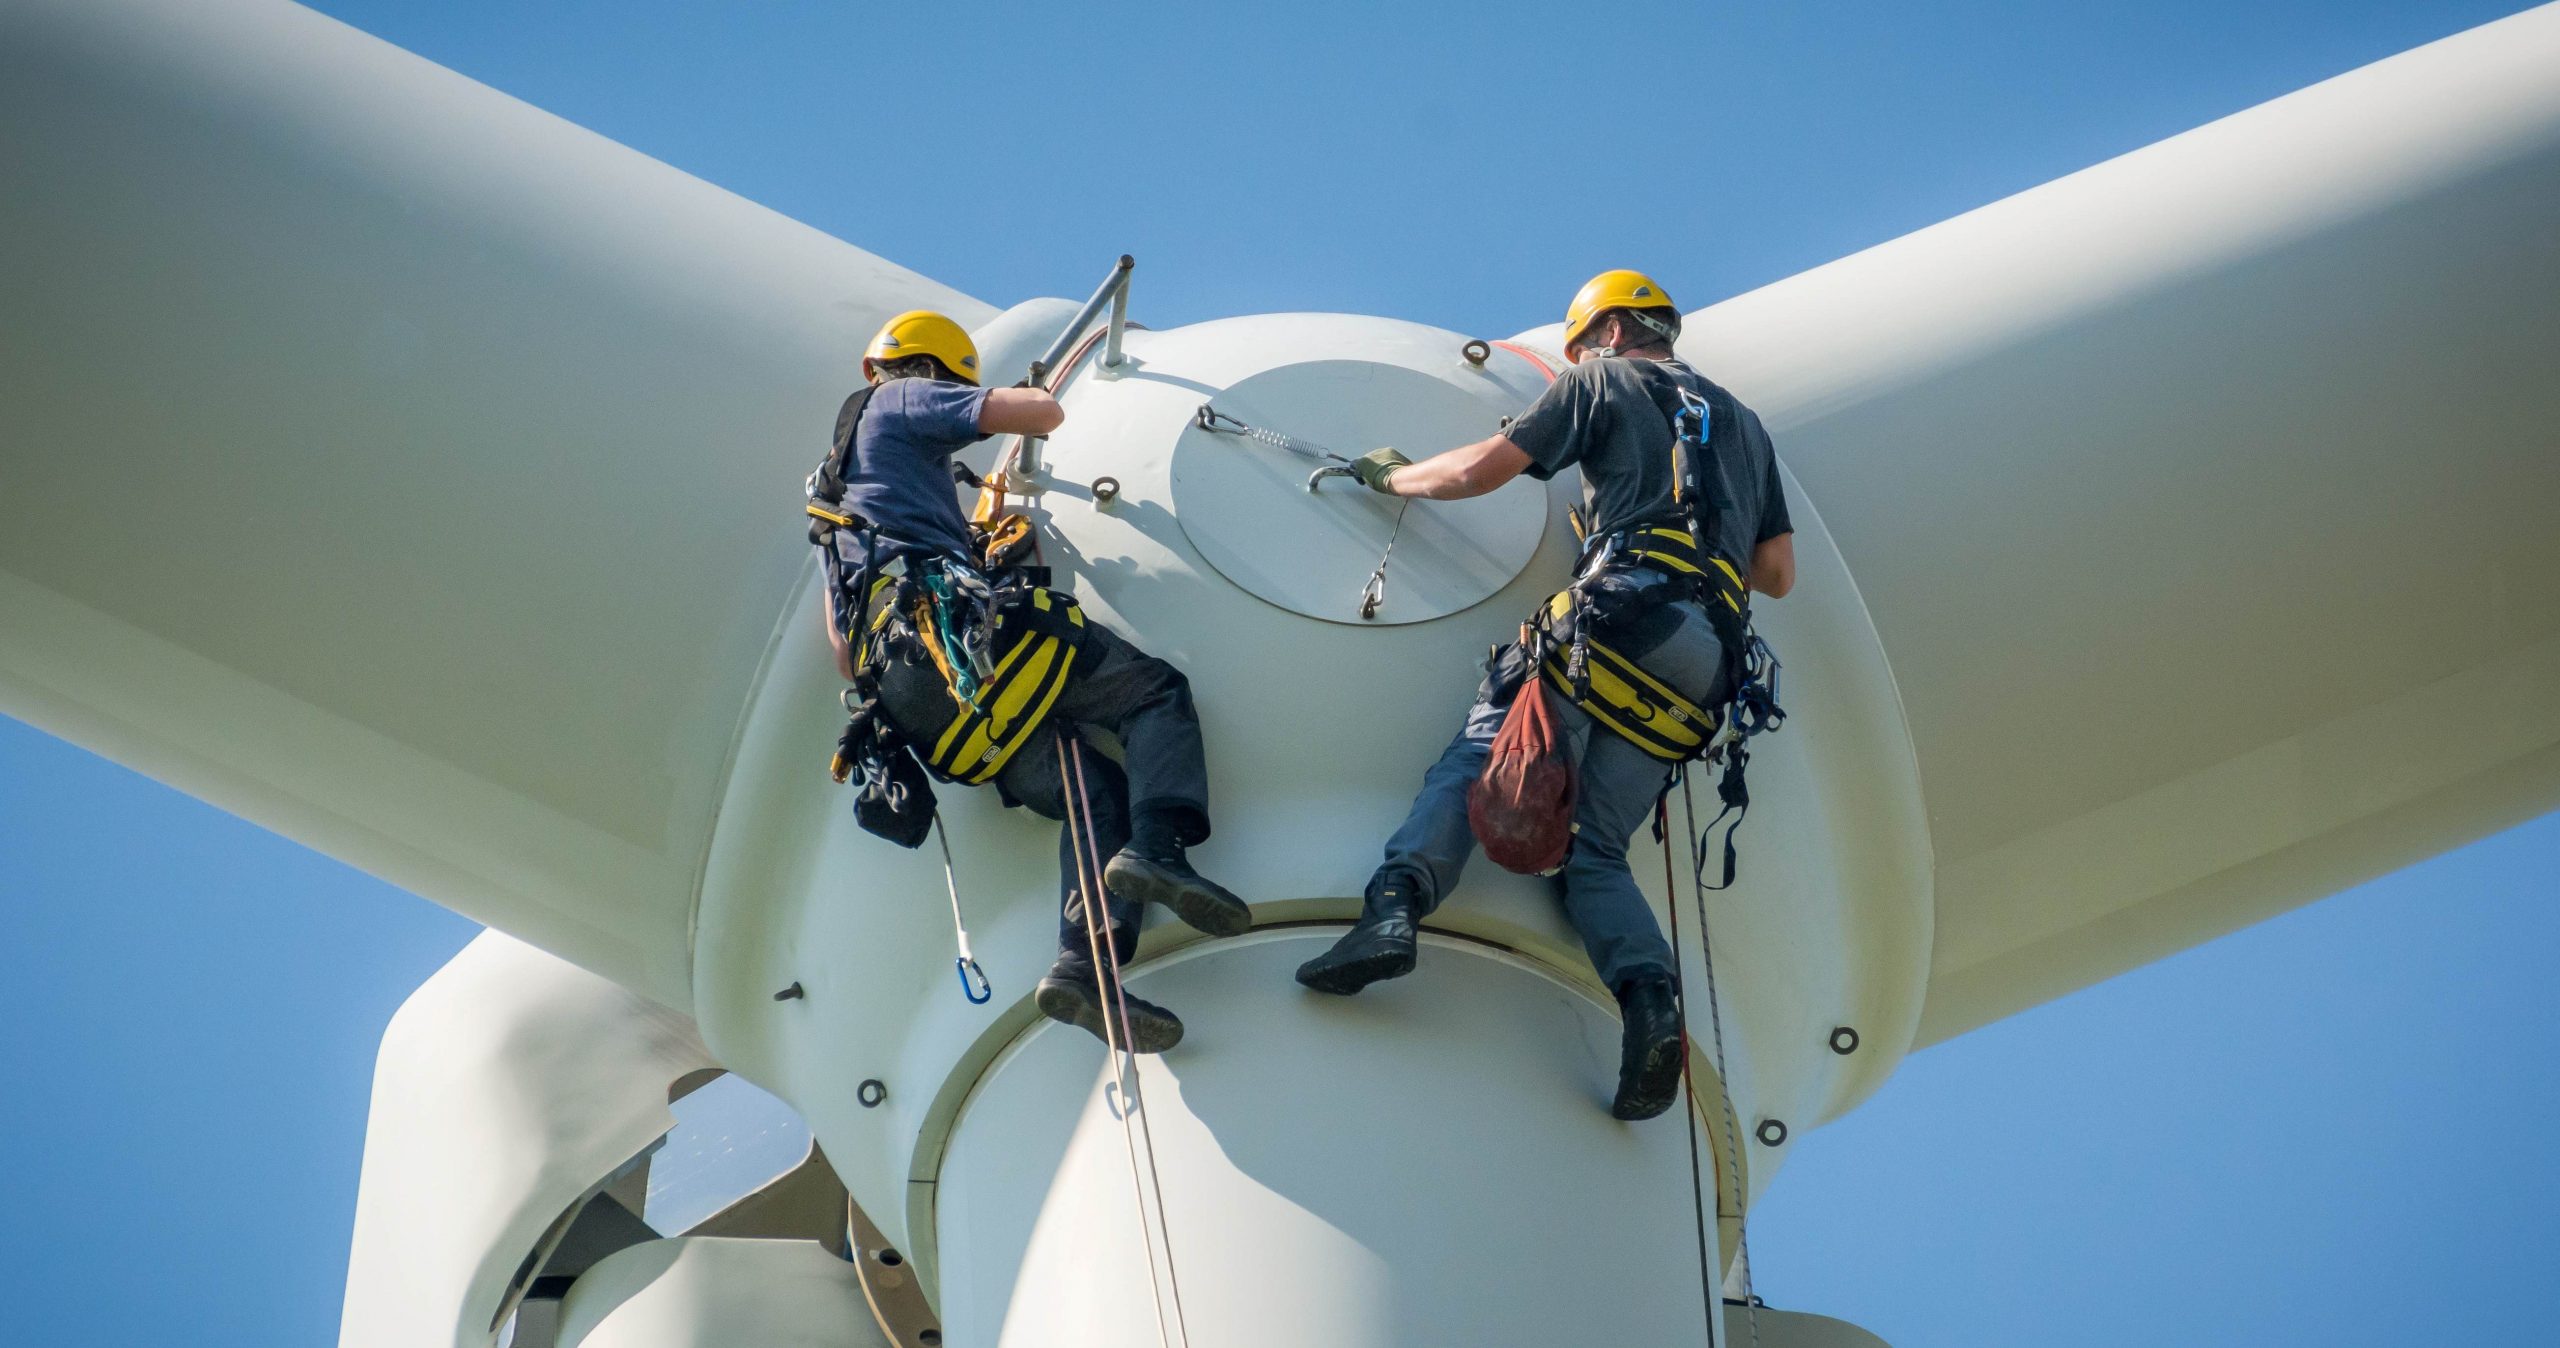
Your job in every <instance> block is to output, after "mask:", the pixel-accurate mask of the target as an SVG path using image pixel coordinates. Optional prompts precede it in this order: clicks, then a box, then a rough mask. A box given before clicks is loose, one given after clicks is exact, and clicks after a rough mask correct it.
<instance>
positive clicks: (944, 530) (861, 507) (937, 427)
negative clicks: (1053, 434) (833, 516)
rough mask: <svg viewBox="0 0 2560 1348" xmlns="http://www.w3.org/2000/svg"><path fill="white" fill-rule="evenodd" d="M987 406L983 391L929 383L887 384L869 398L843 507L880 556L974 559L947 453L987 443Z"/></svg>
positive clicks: (856, 434)
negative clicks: (864, 528)
mask: <svg viewBox="0 0 2560 1348" xmlns="http://www.w3.org/2000/svg"><path fill="white" fill-rule="evenodd" d="M986 405H987V391H986V390H985V389H982V388H974V387H971V386H970V385H967V384H955V383H945V382H943V381H941V380H935V379H893V380H890V381H889V382H888V383H886V384H883V385H881V386H880V388H879V390H878V391H877V392H875V393H873V394H872V395H871V405H870V406H868V407H866V408H864V409H863V411H862V424H861V425H859V426H856V427H854V432H853V456H852V458H851V460H850V461H849V462H847V463H846V465H845V472H844V503H845V504H846V505H847V506H849V507H851V508H852V509H853V511H854V512H855V513H857V514H859V515H861V516H862V517H863V518H864V519H866V520H869V521H871V523H872V524H873V525H875V526H877V527H878V529H879V530H880V542H881V545H882V548H883V549H884V555H893V554H896V553H900V552H905V553H916V554H921V553H927V552H931V553H939V554H941V555H943V556H947V557H958V558H963V559H966V558H968V557H969V556H970V555H971V554H972V552H973V551H974V550H973V549H972V548H971V546H970V543H969V517H968V516H967V515H965V514H963V513H962V512H961V510H960V493H959V492H958V491H957V490H956V489H955V488H954V487H953V486H952V483H951V456H952V455H953V454H954V453H956V452H958V451H960V450H962V449H965V448H967V447H968V446H970V445H972V444H975V443H977V442H978V441H980V440H983V439H985V438H986V437H985V436H984V435H982V434H980V433H979V431H978V411H979V409H980V408H983V407H985V406H986Z"/></svg>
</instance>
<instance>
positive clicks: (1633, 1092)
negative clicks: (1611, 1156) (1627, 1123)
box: [1609, 970, 1688, 1119]
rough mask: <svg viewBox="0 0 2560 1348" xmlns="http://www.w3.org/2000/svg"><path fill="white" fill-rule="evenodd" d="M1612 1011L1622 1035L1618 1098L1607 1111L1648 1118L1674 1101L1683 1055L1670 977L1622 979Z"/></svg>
mask: <svg viewBox="0 0 2560 1348" xmlns="http://www.w3.org/2000/svg"><path fill="white" fill-rule="evenodd" d="M1618 1009H1619V1011H1620V1013H1621V1014H1622V1015H1623V1016H1624V1018H1625V1021H1626V1034H1625V1038H1624V1039H1623V1040H1622V1041H1621V1044H1620V1048H1619V1055H1618V1098H1617V1099H1616V1100H1615V1101H1613V1102H1611V1104H1610V1106H1609V1113H1610V1114H1611V1115H1613V1116H1615V1117H1617V1118H1621V1119H1649V1118H1652V1117H1653V1116H1654V1115H1656V1114H1659V1113H1661V1112H1662V1111H1664V1110H1666V1109H1669V1108H1671V1102H1672V1101H1674V1100H1677V1099H1679V1098H1680V1055H1681V1054H1683V1053H1685V1052H1687V1051H1688V1037H1687V1035H1686V1033H1685V1032H1684V1031H1685V1027H1684V1026H1682V1025H1681V1023H1680V1004H1679V1002H1678V1000H1677V999H1676V998H1674V997H1673V996H1672V995H1671V975H1669V974H1666V973H1663V972H1661V971H1660V970H1647V971H1646V972H1644V973H1640V974H1637V975H1636V976H1634V977H1633V978H1630V979H1628V980H1627V983H1626V987H1625V988H1624V989H1623V990H1621V991H1620V992H1619V993H1618Z"/></svg>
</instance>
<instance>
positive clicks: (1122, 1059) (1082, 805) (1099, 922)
mask: <svg viewBox="0 0 2560 1348" xmlns="http://www.w3.org/2000/svg"><path fill="white" fill-rule="evenodd" d="M1067 740H1068V737H1067V736H1064V735H1061V736H1059V737H1058V738H1057V741H1056V743H1057V748H1058V786H1059V789H1060V791H1061V792H1062V793H1063V794H1065V795H1066V796H1067V797H1068V803H1067V820H1066V823H1067V845H1068V847H1069V848H1070V849H1071V850H1072V851H1074V853H1075V857H1076V901H1077V903H1078V904H1079V905H1080V906H1081V907H1082V909H1083V911H1084V939H1085V944H1086V946H1087V947H1088V948H1089V949H1090V950H1091V952H1092V958H1093V970H1094V979H1095V988H1096V991H1097V992H1098V991H1100V980H1101V978H1102V971H1103V968H1104V967H1105V966H1104V960H1105V954H1104V952H1105V951H1106V950H1107V951H1108V952H1109V956H1108V958H1109V967H1110V969H1111V970H1112V977H1113V982H1114V990H1115V991H1116V990H1117V983H1118V976H1119V968H1120V951H1119V947H1118V946H1117V945H1114V944H1111V943H1108V942H1106V941H1104V940H1103V938H1102V936H1101V934H1100V933H1101V932H1102V929H1103V926H1104V925H1105V924H1106V923H1107V922H1108V921H1109V920H1110V919H1109V915H1108V910H1107V908H1106V906H1105V905H1103V904H1102V903H1100V902H1099V901H1098V900H1096V899H1095V897H1094V896H1095V895H1097V894H1099V893H1101V892H1102V885H1101V879H1102V877H1101V876H1100V875H1099V874H1097V873H1095V872H1094V871H1093V870H1091V869H1090V868H1088V866H1087V864H1086V863H1087V861H1088V858H1089V855H1090V852H1089V849H1088V846H1087V842H1086V840H1087V839H1089V838H1090V837H1091V836H1092V833H1093V817H1092V814H1091V813H1090V808H1089V806H1088V804H1087V802H1086V800H1085V797H1084V791H1083V782H1082V780H1081V778H1075V777H1070V776H1069V775H1068V769H1067ZM1076 752H1077V755H1078V758H1079V763H1081V757H1082V754H1083V752H1084V746H1083V744H1082V743H1081V742H1079V743H1078V744H1077V745H1076ZM1079 817H1081V818H1082V819H1083V820H1084V825H1085V826H1084V829H1083V830H1082V832H1081V833H1079V832H1078V830H1077V828H1076V820H1077V819H1078V818H1079ZM1113 1000H1114V998H1112V997H1109V996H1106V997H1104V998H1103V999H1102V1043H1103V1047H1104V1048H1105V1049H1106V1050H1108V1051H1109V1052H1110V1054H1111V1074H1112V1084H1113V1085H1115V1086H1117V1087H1118V1088H1119V1090H1120V1109H1119V1111H1118V1113H1119V1115H1120V1142H1121V1146H1122V1147H1123V1148H1124V1149H1125V1150H1126V1151H1127V1152H1128V1154H1129V1193H1130V1196H1131V1198H1132V1199H1133V1200H1135V1203H1136V1206H1137V1213H1138V1243H1139V1245H1140V1246H1141V1247H1143V1248H1144V1249H1145V1250H1146V1252H1147V1295H1148V1296H1150V1297H1152V1298H1154V1300H1155V1310H1156V1344H1157V1348H1173V1338H1172V1334H1171V1331H1170V1330H1169V1328H1168V1327H1167V1324H1166V1321H1165V1317H1164V1287H1163V1280H1162V1278H1161V1276H1160V1275H1159V1274H1158V1273H1157V1272H1156V1242H1155V1233H1154V1231H1153V1230H1152V1229H1151V1228H1150V1227H1149V1225H1148V1222H1147V1191H1146V1184H1145V1182H1144V1181H1142V1180H1140V1179H1139V1177H1138V1144H1137V1139H1136V1135H1135V1134H1134V1133H1133V1132H1132V1130H1131V1129H1130V1126H1129V1113H1130V1109H1131V1107H1132V1101H1133V1100H1134V1098H1135V1097H1134V1095H1133V1093H1132V1092H1131V1090H1130V1085H1129V1082H1130V1078H1131V1077H1134V1076H1135V1075H1136V1074H1137V1056H1138V1055H1137V1054H1136V1053H1134V1052H1129V1051H1127V1050H1125V1049H1124V1048H1123V1045H1124V1044H1125V1043H1126V1042H1127V1036H1126V1034H1125V1033H1124V1031H1125V1030H1126V1028H1127V1026H1128V1023H1129V1019H1128V1018H1129V1009H1128V1002H1127V1001H1126V1000H1125V999H1124V1000H1121V1001H1120V1018H1119V1019H1118V1020H1116V1021H1115V1020H1113V1019H1112V1015H1111V1011H1112V1002H1113ZM1159 1206H1160V1205H1159ZM1165 1253H1166V1254H1167V1255H1168V1256H1170V1255H1171V1254H1172V1249H1171V1248H1170V1246H1168V1247H1167V1249H1166V1251H1165ZM1183 1348H1190V1339H1189V1338H1188V1337H1187V1336H1186V1337H1185V1338H1184V1340H1183Z"/></svg>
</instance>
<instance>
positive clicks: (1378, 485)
mask: <svg viewBox="0 0 2560 1348" xmlns="http://www.w3.org/2000/svg"><path fill="white" fill-rule="evenodd" d="M1528 467H1529V451H1527V450H1525V449H1522V448H1521V447H1519V446H1518V445H1515V444H1513V443H1511V437H1510V436H1507V435H1497V436H1494V437H1493V438H1492V439H1490V440H1478V441H1476V442H1475V443H1474V444H1472V445H1460V446H1459V447H1457V448H1456V449H1453V450H1450V451H1448V452H1447V453H1445V454H1434V455H1432V456H1431V457H1430V458H1427V459H1424V460H1423V461H1421V462H1420V463H1413V462H1410V461H1408V460H1406V458H1405V457H1404V456H1403V455H1402V454H1398V453H1397V452H1396V451H1394V450H1392V449H1381V450H1377V451H1374V452H1372V453H1369V454H1363V455H1361V456H1360V460H1359V462H1358V463H1357V464H1355V465H1354V471H1356V472H1358V473H1359V475H1360V480H1361V481H1362V482H1363V483H1366V484H1367V485H1368V486H1369V487H1370V488H1371V489H1372V490H1375V491H1382V492H1385V493H1386V494H1387V495H1389V496H1421V497H1427V498H1429V499H1431V500H1434V501H1463V500H1465V499H1467V498H1468V497H1470V496H1482V495H1484V494H1485V493H1486V492H1489V491H1492V490H1494V489H1495V488H1497V487H1499V486H1501V485H1502V484H1503V483H1505V482H1509V481H1510V480H1511V479H1513V478H1515V477H1518V476H1520V474H1521V473H1522V472H1523V471H1525V470H1526V469H1527V468H1528Z"/></svg>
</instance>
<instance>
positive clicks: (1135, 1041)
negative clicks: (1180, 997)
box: [1031, 955, 1182, 1053]
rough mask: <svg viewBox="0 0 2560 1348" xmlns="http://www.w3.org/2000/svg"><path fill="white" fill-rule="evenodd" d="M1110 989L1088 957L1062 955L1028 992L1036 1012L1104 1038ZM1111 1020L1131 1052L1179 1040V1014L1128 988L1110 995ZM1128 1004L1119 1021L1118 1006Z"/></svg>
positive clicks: (1154, 1050)
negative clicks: (1126, 1013) (1122, 1019)
mask: <svg viewBox="0 0 2560 1348" xmlns="http://www.w3.org/2000/svg"><path fill="white" fill-rule="evenodd" d="M1107 995H1108V994H1107V993H1106V992H1105V990H1104V988H1103V986H1102V980H1101V979H1098V978H1096V977H1094V973H1093V965H1092V963H1091V962H1090V961H1088V960H1083V959H1078V958H1075V957H1073V956H1068V955H1060V956H1059V957H1058V962H1057V963H1056V964H1054V965H1051V966H1050V968H1049V974H1048V977H1046V978H1043V979H1041V980H1040V986H1039V988H1038V989H1037V990H1036V991H1034V992H1033V993H1032V995H1031V1000H1032V1003H1033V1004H1034V1005H1036V1006H1038V1007H1039V1008H1040V1014H1042V1015H1044V1016H1047V1017H1048V1018H1049V1019H1051V1020H1054V1021H1057V1022H1059V1023H1060V1024H1063V1025H1073V1026H1075V1027H1076V1028H1077V1029H1080V1030H1082V1031H1084V1032H1085V1033H1087V1034H1090V1035H1092V1036H1093V1037H1094V1038H1096V1039H1099V1040H1101V1041H1102V1042H1103V1043H1105V1044H1108V1043H1110V1042H1111V1037H1110V1036H1109V1035H1107V1034H1105V1033H1104V1032H1103V1028H1104V1024H1105V1022H1104V1020H1103V1012H1104V1008H1105V1002H1104V998H1105V997H1106V996H1107ZM1108 1005H1109V1011H1110V1017H1111V1018H1110V1021H1109V1024H1110V1025H1111V1026H1112V1027H1113V1028H1114V1029H1116V1030H1118V1031H1119V1033H1120V1035H1121V1037H1122V1041H1123V1043H1124V1044H1125V1046H1126V1047H1127V1048H1128V1049H1129V1050H1130V1051H1131V1052H1133V1053H1162V1052H1164V1051H1165V1050H1166V1049H1169V1048H1171V1047H1173V1046H1174V1045H1176V1044H1179V1043H1181V1042H1182V1018H1181V1017H1179V1016H1177V1015H1175V1014H1173V1013H1172V1012H1171V1011H1167V1010H1165V1009H1164V1008H1163V1007H1161V1006H1158V1005H1156V1004H1155V1003H1154V1002H1151V1001H1148V1000H1147V999H1146V998H1144V997H1141V996H1139V995H1138V994H1136V993H1134V992H1130V991H1128V990H1127V989H1126V988H1122V989H1120V995H1119V996H1117V997H1111V998H1110V1001H1109V1004H1108ZM1124 1005H1125V1006H1126V1007H1127V1008H1128V1021H1127V1022H1126V1023H1125V1024H1123V1023H1122V1021H1121V1019H1120V1016H1121V1007H1122V1006H1124Z"/></svg>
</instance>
